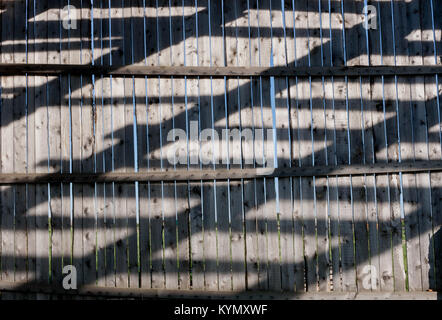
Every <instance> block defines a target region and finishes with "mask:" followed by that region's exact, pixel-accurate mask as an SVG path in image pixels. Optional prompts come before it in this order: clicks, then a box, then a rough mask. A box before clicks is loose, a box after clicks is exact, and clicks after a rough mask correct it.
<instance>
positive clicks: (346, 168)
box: [0, 161, 442, 184]
mask: <svg viewBox="0 0 442 320" xmlns="http://www.w3.org/2000/svg"><path fill="white" fill-rule="evenodd" d="M432 171H442V161H416V162H400V163H399V162H397V163H392V162H390V163H376V164H365V165H338V166H317V167H302V168H300V167H292V168H246V169H216V170H212V169H204V170H186V169H184V170H182V169H181V170H171V171H153V172H106V173H47V174H45V173H40V174H39V173H28V174H27V173H1V174H0V184H22V183H69V182H71V183H93V182H96V183H104V182H135V181H150V182H161V181H201V180H204V181H209V180H214V179H215V180H227V179H230V180H240V179H253V178H272V177H320V176H349V175H364V174H378V175H380V174H388V173H398V172H432Z"/></svg>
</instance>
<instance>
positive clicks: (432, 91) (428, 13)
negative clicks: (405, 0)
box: [416, 1, 442, 290]
mask: <svg viewBox="0 0 442 320" xmlns="http://www.w3.org/2000/svg"><path fill="white" fill-rule="evenodd" d="M419 4H420V24H421V46H422V62H423V64H425V65H433V64H437V62H438V60H437V52H436V51H435V46H434V45H435V44H436V41H437V40H436V37H435V33H434V32H433V21H434V18H431V19H430V18H429V17H433V11H432V8H433V7H432V4H433V3H432V2H431V1H421V2H419ZM438 81H439V78H438V77H437V76H433V77H431V76H426V77H425V78H424V94H425V96H424V99H425V116H426V118H425V120H424V121H425V124H426V132H425V135H426V141H427V143H428V145H427V146H426V150H425V152H423V154H419V155H417V158H419V159H426V160H427V159H440V158H441V157H442V154H441V130H440V111H438V108H439V103H440V99H439V95H438V88H437V82H438ZM421 94H422V93H421ZM416 112H417V113H419V114H421V112H422V111H418V110H416ZM432 128H433V129H432ZM439 176H440V174H438V173H430V174H429V177H428V180H426V179H424V178H423V175H418V179H417V188H418V190H419V192H420V194H422V196H420V197H419V198H420V199H422V200H421V201H422V209H421V215H420V220H419V226H420V230H419V231H420V232H419V233H420V245H421V246H420V249H421V261H422V288H423V289H424V290H427V289H433V290H435V289H436V287H437V285H436V278H435V275H436V274H435V272H434V271H435V256H434V253H435V252H434V251H433V250H432V249H434V245H433V243H432V241H433V240H434V238H433V237H434V234H433V225H435V224H434V223H433V219H434V218H436V217H437V216H438V214H437V212H440V211H441V210H440V209H439V208H438V207H437V206H438V205H439V201H438V200H437V199H434V198H433V192H432V189H433V188H434V189H437V188H438V183H437V182H438V181H440V178H439ZM433 199H434V200H433ZM433 204H434V205H435V207H433ZM438 229H439V226H437V225H436V228H434V231H436V232H437V231H438Z"/></svg>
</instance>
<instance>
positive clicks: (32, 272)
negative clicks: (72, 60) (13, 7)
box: [26, 2, 37, 299]
mask: <svg viewBox="0 0 442 320" xmlns="http://www.w3.org/2000/svg"><path fill="white" fill-rule="evenodd" d="M27 9H28V11H27V14H28V17H26V19H27V21H28V24H27V26H28V29H27V30H28V37H27V39H26V40H27V42H26V43H27V49H28V54H27V57H26V58H27V62H29V63H33V62H35V34H34V30H35V24H33V23H29V22H31V21H33V18H30V17H31V16H32V12H33V11H34V3H33V2H32V3H28V8H27ZM26 80H27V83H26V84H27V92H26V94H27V97H26V100H27V114H26V121H27V150H26V151H27V164H26V169H27V170H26V172H28V173H31V172H35V167H36V162H35V147H36V145H35V77H32V76H30V77H27V79H26ZM35 195H36V194H35V185H27V188H26V226H27V258H28V259H27V263H28V265H27V281H34V280H35V279H36V257H37V254H36V250H37V243H36V232H37V230H36V201H35V200H36V198H35ZM35 297H36V296H35V295H29V298H33V299H35Z"/></svg>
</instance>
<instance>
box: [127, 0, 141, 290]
mask: <svg viewBox="0 0 442 320" xmlns="http://www.w3.org/2000/svg"><path fill="white" fill-rule="evenodd" d="M132 6H133V2H132V1H128V2H127V3H126V4H124V5H123V20H124V27H123V30H124V33H123V37H124V42H123V43H124V54H123V57H124V62H123V63H124V64H125V65H130V64H132V63H134V56H133V54H134V51H135V48H136V50H138V44H139V42H135V30H134V29H133V23H134V19H133V16H132ZM134 90H135V79H134V78H133V77H125V79H124V98H125V99H124V130H125V133H124V137H125V138H124V139H125V144H124V147H125V151H124V152H125V155H124V171H126V172H134V171H135V156H136V155H135V139H136V125H137V124H136V118H135V115H136V114H135V101H134V97H135V96H134ZM123 189H124V191H123V192H124V194H125V197H126V218H125V219H126V222H125V223H126V227H125V228H126V231H125V232H126V238H127V239H126V243H127V265H128V283H127V285H128V286H129V287H135V288H136V287H138V282H139V276H138V240H137V238H138V230H137V215H138V212H137V209H138V204H137V198H136V192H137V184H136V183H131V184H124V185H123Z"/></svg>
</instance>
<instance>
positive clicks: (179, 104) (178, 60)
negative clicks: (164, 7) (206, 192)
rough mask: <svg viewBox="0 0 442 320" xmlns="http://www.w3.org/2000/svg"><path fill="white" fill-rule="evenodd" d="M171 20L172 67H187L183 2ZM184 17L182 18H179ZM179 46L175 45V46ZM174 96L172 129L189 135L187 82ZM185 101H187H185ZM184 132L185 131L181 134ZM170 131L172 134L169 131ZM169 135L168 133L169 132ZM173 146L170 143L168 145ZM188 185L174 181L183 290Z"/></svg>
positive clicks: (178, 82)
mask: <svg viewBox="0 0 442 320" xmlns="http://www.w3.org/2000/svg"><path fill="white" fill-rule="evenodd" d="M170 5H171V6H170V19H171V30H170V33H171V39H172V42H171V43H170V47H171V65H173V66H183V65H184V64H185V62H186V48H185V42H184V41H185V31H184V29H183V28H184V16H183V14H184V12H183V10H184V7H183V2H182V1H178V0H174V1H171V3H170ZM181 16H183V18H182V19H179V17H181ZM174 44H175V45H174ZM171 89H172V90H171V92H170V96H171V97H172V119H173V120H172V124H173V125H172V128H173V129H174V130H180V132H186V128H187V127H188V123H187V121H186V117H185V114H186V111H187V110H186V107H187V106H186V101H185V96H186V79H176V78H172V83H171ZM183 98H184V99H183ZM181 130H182V131H181ZM169 132H170V131H169ZM169 132H167V133H169ZM188 139H189V138H188V134H187V132H186V141H185V142H182V141H181V142H180V143H179V144H178V146H176V145H175V146H174V147H172V148H175V147H178V148H179V150H180V151H179V153H178V155H177V154H176V153H175V154H176V156H181V154H183V152H182V151H184V150H187V143H188V142H187V141H188ZM168 143H169V144H170V143H171V142H170V141H169V142H168ZM188 161H189V159H188V158H187V157H186V160H185V161H182V162H180V163H177V164H175V165H174V166H173V167H174V169H186V168H187V167H188ZM188 187H189V186H188V185H186V184H177V183H176V182H174V189H175V190H174V191H175V199H176V225H177V249H176V250H177V252H176V255H177V257H178V262H177V263H178V287H179V288H180V289H182V290H187V289H189V288H190V274H189V267H190V256H189V240H190V239H189V212H190V202H189V200H190V199H188V196H189V195H188V190H189V188H188Z"/></svg>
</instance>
